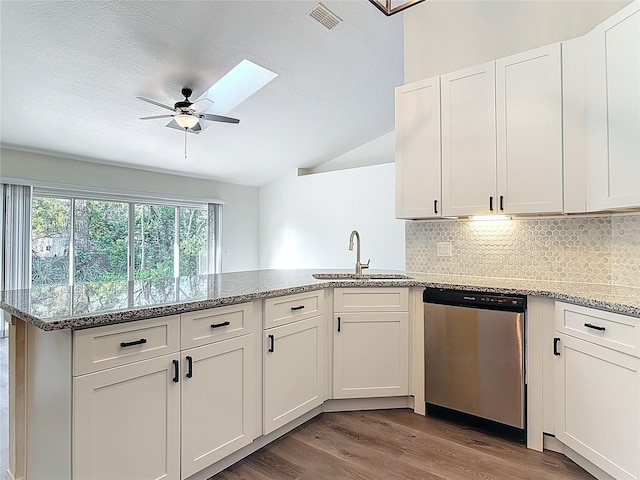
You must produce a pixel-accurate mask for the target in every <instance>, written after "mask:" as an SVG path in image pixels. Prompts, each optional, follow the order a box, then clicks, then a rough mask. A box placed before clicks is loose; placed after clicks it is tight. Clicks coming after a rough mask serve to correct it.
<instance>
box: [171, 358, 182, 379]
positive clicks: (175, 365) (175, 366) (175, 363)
mask: <svg viewBox="0 0 640 480" xmlns="http://www.w3.org/2000/svg"><path fill="white" fill-rule="evenodd" d="M179 374H180V362H178V360H174V361H173V381H174V382H175V383H178V382H179V381H180V377H179Z"/></svg>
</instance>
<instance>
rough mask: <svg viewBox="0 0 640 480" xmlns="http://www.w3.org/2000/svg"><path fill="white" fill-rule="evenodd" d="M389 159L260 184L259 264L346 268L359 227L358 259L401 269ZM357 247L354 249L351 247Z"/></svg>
mask: <svg viewBox="0 0 640 480" xmlns="http://www.w3.org/2000/svg"><path fill="white" fill-rule="evenodd" d="M394 167H395V165H394V164H393V163H389V164H382V165H374V166H369V167H362V168H354V169H350V170H339V171H334V172H327V173H319V174H315V175H306V176H300V177H299V176H297V175H296V172H295V171H292V172H290V173H289V174H287V175H285V176H283V177H281V178H279V179H277V180H275V181H273V182H271V183H269V184H267V185H265V186H263V187H260V268H348V269H351V268H353V267H354V265H355V259H356V255H355V251H353V252H350V251H349V235H350V234H351V231H352V230H358V232H359V233H360V237H361V239H362V261H363V262H366V261H367V259H369V258H370V259H371V268H372V269H374V268H375V269H394V270H404V221H402V220H396V219H395V214H394V201H395V199H394V188H395V187H394ZM354 250H355V249H354Z"/></svg>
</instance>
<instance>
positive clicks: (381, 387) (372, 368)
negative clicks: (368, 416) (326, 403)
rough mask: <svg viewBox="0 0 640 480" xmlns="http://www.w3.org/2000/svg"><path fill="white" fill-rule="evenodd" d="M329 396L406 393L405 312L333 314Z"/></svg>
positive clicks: (406, 313)
mask: <svg viewBox="0 0 640 480" xmlns="http://www.w3.org/2000/svg"><path fill="white" fill-rule="evenodd" d="M334 327H335V335H334V337H333V360H334V361H333V398H365V397H366V398H368V397H390V396H395V395H408V394H409V314H408V312H379V313H378V312H366V313H336V314H334Z"/></svg>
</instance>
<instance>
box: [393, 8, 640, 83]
mask: <svg viewBox="0 0 640 480" xmlns="http://www.w3.org/2000/svg"><path fill="white" fill-rule="evenodd" d="M628 3H630V1H629V0H624V1H619V0H539V1H530V0H529V1H527V0H525V1H522V0H509V1H501V0H498V1H495V0H486V1H479V0H429V1H428V2H423V3H421V4H419V5H416V6H414V7H411V8H409V9H408V10H406V11H405V12H404V14H403V15H404V81H405V83H410V82H414V81H417V80H422V79H425V78H429V77H433V76H434V75H440V74H443V73H448V72H452V71H455V70H459V69H462V68H465V67H470V66H473V65H477V64H479V63H483V62H488V61H490V60H494V59H496V58H500V57H505V56H507V55H511V54H513V53H518V52H522V51H525V50H529V49H532V48H535V47H539V46H542V45H547V44H550V43H554V42H558V41H561V40H567V39H569V38H573V37H577V36H579V35H583V34H585V33H586V32H588V31H589V30H591V29H592V28H593V27H594V26H595V25H597V24H598V23H600V22H602V21H603V20H604V19H605V18H608V17H610V16H611V15H612V14H613V13H615V12H616V11H618V10H620V9H621V8H622V7H624V6H625V5H627V4H628Z"/></svg>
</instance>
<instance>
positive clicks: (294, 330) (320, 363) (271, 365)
mask: <svg viewBox="0 0 640 480" xmlns="http://www.w3.org/2000/svg"><path fill="white" fill-rule="evenodd" d="M308 295H309V294H303V296H304V297H305V298H306V297H307V296H308ZM312 296H315V298H316V300H317V302H321V301H322V298H323V292H322V291H318V292H312ZM298 297H299V295H291V296H288V297H277V298H275V299H269V300H273V301H267V300H265V311H264V319H265V324H266V325H272V324H273V322H274V320H276V319H278V318H283V317H285V316H286V317H289V314H287V315H282V312H283V311H284V312H286V310H287V309H284V310H283V308H280V307H279V305H283V304H286V305H287V308H288V310H289V312H292V313H293V315H294V316H295V315H301V316H302V315H304V314H303V313H302V310H303V309H298V307H299V306H300V305H304V303H300V300H301V299H300V298H298ZM317 302H316V301H312V302H311V303H312V304H314V305H317ZM316 313H320V314H319V315H315V316H312V317H310V318H304V319H302V320H296V321H290V322H289V323H285V324H284V325H279V326H276V327H271V328H268V329H266V330H264V332H263V347H262V348H263V352H264V356H263V387H262V388H263V428H262V433H263V434H264V435H266V434H268V433H271V432H273V431H274V430H276V429H278V428H279V427H281V426H283V425H286V424H287V423H289V422H290V421H292V420H295V419H296V418H298V417H299V416H301V415H302V414H304V413H307V412H309V411H311V410H313V409H314V408H316V407H318V406H320V405H321V404H322V403H323V402H324V401H325V399H326V387H325V386H326V375H327V373H326V365H325V364H326V354H325V348H326V334H325V328H324V314H323V312H322V311H321V310H320V311H318V312H316Z"/></svg>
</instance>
